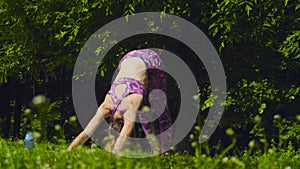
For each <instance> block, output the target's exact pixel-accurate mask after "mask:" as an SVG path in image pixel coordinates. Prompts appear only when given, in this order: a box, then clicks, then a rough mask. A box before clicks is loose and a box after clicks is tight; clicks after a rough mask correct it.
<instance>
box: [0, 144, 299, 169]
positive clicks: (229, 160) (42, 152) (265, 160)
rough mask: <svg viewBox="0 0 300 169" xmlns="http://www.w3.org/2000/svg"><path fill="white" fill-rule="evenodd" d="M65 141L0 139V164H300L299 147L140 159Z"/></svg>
mask: <svg viewBox="0 0 300 169" xmlns="http://www.w3.org/2000/svg"><path fill="white" fill-rule="evenodd" d="M66 148H67V145H62V144H61V145H56V144H52V143H43V144H36V147H35V148H33V149H29V150H25V149H24V146H23V142H13V141H6V140H3V139H0V168H4V169H10V168H22V169H23V168H30V169H31V168H45V169H48V168H62V169H64V168H67V169H69V168H83V169H85V168H89V169H90V168H91V169H92V168H105V169H115V168H117V169H135V168H136V169H149V168H155V169H156V168H157V169H160V168H162V169H167V168H168V169H169V168H180V169H185V168H186V169H187V168H205V169H206V168H230V169H231V168H266V169H269V168H271V169H273V168H274V169H276V168H284V169H290V168H295V169H297V168H300V156H299V151H296V150H293V149H292V148H290V149H289V150H286V151H274V152H272V151H271V150H270V151H269V152H268V153H261V154H260V155H251V156H249V155H247V154H248V152H245V153H244V155H241V157H237V156H225V157H221V156H215V157H208V156H205V155H195V156H188V155H180V154H173V155H166V156H156V157H151V158H143V159H130V158H123V157H122V158H121V157H116V156H114V155H112V154H110V153H107V152H105V151H103V150H102V149H100V148H98V147H97V146H92V147H82V148H80V149H78V150H76V151H73V152H65V150H66Z"/></svg>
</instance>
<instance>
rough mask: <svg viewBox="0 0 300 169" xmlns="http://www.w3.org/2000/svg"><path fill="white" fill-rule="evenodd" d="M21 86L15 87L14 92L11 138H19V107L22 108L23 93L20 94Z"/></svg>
mask: <svg viewBox="0 0 300 169" xmlns="http://www.w3.org/2000/svg"><path fill="white" fill-rule="evenodd" d="M22 88H23V85H21V84H20V85H18V84H17V85H16V88H15V89H16V92H15V93H14V94H15V99H16V105H15V111H14V128H13V137H14V138H19V136H20V124H21V115H22V112H21V107H22V100H23V99H22V98H24V97H23V95H24V93H23V92H22V91H23V90H22Z"/></svg>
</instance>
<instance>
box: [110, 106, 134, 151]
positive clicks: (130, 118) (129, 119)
mask: <svg viewBox="0 0 300 169" xmlns="http://www.w3.org/2000/svg"><path fill="white" fill-rule="evenodd" d="M136 113H137V110H135V109H134V108H133V107H131V106H130V108H128V110H127V111H126V112H125V113H124V126H123V128H122V130H121V133H120V136H119V137H118V139H117V141H116V143H115V146H114V149H113V153H119V152H120V151H121V150H122V149H123V148H124V144H125V142H126V140H127V137H130V135H131V133H132V131H133V129H134V125H135V118H136Z"/></svg>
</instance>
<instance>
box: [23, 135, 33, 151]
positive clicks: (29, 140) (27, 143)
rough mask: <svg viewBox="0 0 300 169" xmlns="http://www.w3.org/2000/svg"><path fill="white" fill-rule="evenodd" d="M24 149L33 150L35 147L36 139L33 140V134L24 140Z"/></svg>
mask: <svg viewBox="0 0 300 169" xmlns="http://www.w3.org/2000/svg"><path fill="white" fill-rule="evenodd" d="M24 147H25V148H33V147H34V139H33V134H32V133H29V134H26V136H25V139H24Z"/></svg>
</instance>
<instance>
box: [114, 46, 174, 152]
mask: <svg viewBox="0 0 300 169" xmlns="http://www.w3.org/2000/svg"><path fill="white" fill-rule="evenodd" d="M131 57H138V58H140V59H142V60H143V61H144V63H145V65H146V67H147V78H148V88H147V90H145V86H144V85H143V84H142V83H141V82H140V81H138V80H136V79H134V78H128V77H123V78H120V79H117V80H116V81H115V82H114V83H113V84H112V86H111V89H110V90H109V92H108V93H109V94H110V96H111V98H112V100H113V102H114V104H115V105H114V107H113V109H112V113H113V114H114V113H115V112H116V111H118V112H119V113H120V114H121V115H123V114H124V112H122V111H121V110H120V108H119V105H120V103H121V101H122V100H123V98H124V97H126V96H128V95H129V94H133V93H135V94H140V95H142V96H143V97H144V100H143V105H142V106H141V107H143V106H149V107H150V101H149V99H151V102H155V104H160V105H156V107H157V109H158V110H163V112H162V113H161V112H157V111H155V109H156V108H154V112H153V113H161V115H160V116H159V117H158V120H156V121H154V123H153V124H154V127H152V126H151V123H150V122H149V121H148V120H147V118H146V116H144V113H143V112H139V113H138V117H139V119H140V121H142V122H143V123H141V125H142V128H143V131H144V132H145V135H146V136H148V135H150V134H153V135H159V134H161V133H162V132H164V131H166V130H167V129H169V128H170V127H171V123H172V120H171V116H170V113H169V109H168V105H167V104H164V103H162V102H161V101H160V100H161V98H160V97H158V95H155V90H154V89H160V90H162V91H163V92H164V93H166V90H167V80H166V76H165V73H164V72H163V71H162V68H163V62H162V60H161V58H160V57H159V56H158V54H157V53H156V52H154V51H153V50H150V49H140V50H134V51H131V52H129V53H127V54H126V55H125V56H124V57H123V58H122V59H121V61H120V63H119V66H118V67H119V68H120V65H121V63H122V62H123V61H124V60H125V59H127V58H131ZM119 84H126V90H125V92H124V93H123V95H122V97H120V98H117V96H116V95H115V93H114V91H115V90H114V89H115V87H116V86H117V85H119ZM151 91H154V96H153V97H152V98H149V93H150V92H151ZM161 107H165V108H163V109H161ZM159 142H160V152H165V151H166V150H168V149H169V148H170V146H171V142H172V133H171V132H168V133H166V135H164V137H160V140H159ZM149 143H150V146H151V148H152V150H153V151H156V152H157V150H156V149H157V148H156V147H155V145H154V142H153V140H151V139H149Z"/></svg>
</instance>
